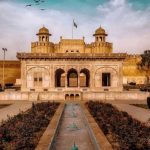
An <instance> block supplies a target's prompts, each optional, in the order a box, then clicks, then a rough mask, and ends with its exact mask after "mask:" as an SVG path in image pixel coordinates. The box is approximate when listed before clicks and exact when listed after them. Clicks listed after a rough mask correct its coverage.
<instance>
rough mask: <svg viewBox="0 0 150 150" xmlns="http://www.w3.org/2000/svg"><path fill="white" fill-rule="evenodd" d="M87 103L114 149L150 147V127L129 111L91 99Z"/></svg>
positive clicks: (136, 149) (142, 148) (124, 149)
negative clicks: (133, 116) (132, 115)
mask: <svg viewBox="0 0 150 150" xmlns="http://www.w3.org/2000/svg"><path fill="white" fill-rule="evenodd" d="M86 105H87V106H88V109H89V111H90V113H91V115H92V116H93V117H94V119H95V120H96V122H97V124H98V125H99V127H100V128H101V129H102V131H103V132H104V134H105V136H106V137H107V139H108V140H109V142H110V143H111V144H112V147H113V149H117V150H148V149H150V128H149V127H147V126H145V125H144V124H142V123H141V122H139V121H137V120H135V119H133V118H132V117H131V116H129V115H128V113H126V112H121V111H119V110H118V109H117V108H115V107H113V106H112V105H111V104H107V103H101V102H93V101H90V102H88V103H86ZM135 113H136V112H135Z"/></svg>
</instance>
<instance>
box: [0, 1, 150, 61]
mask: <svg viewBox="0 0 150 150" xmlns="http://www.w3.org/2000/svg"><path fill="white" fill-rule="evenodd" d="M93 12H95V15H93V16H92V17H91V15H90V14H81V13H80V11H77V12H68V11H62V10H61V11H60V10H56V9H55V10H54V9H47V10H46V11H40V10H39V9H36V8H34V7H31V8H26V7H25V6H24V4H18V3H12V2H10V1H0V49H1V48H2V47H7V48H8V52H7V54H6V58H7V59H15V56H16V52H21V51H24V52H30V49H31V48H30V46H31V42H33V41H36V40H37V37H36V36H35V34H36V33H37V32H38V30H39V28H40V27H42V26H43V25H45V26H46V27H47V28H49V30H50V32H51V33H52V37H51V40H52V41H53V42H55V43H58V42H59V38H60V36H63V37H64V38H71V30H72V19H73V18H74V19H75V21H76V22H77V24H78V28H77V29H74V36H75V38H82V36H85V40H86V42H87V43H90V42H93V41H94V38H93V37H92V34H93V33H94V31H95V29H96V28H97V27H99V26H100V24H101V25H102V26H103V27H104V28H106V31H107V33H108V34H109V36H108V41H111V42H113V44H114V52H129V53H142V52H143V50H145V49H148V48H150V42H149V39H150V28H149V25H150V20H149V18H150V8H146V9H145V10H135V9H134V8H133V5H132V4H131V3H128V2H127V0H109V1H107V2H105V3H103V4H100V5H99V6H97V7H96V8H95V9H94V10H93ZM0 53H1V55H0V56H1V57H0V58H1V59H2V56H3V55H2V51H0Z"/></svg>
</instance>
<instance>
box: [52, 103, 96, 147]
mask: <svg viewBox="0 0 150 150" xmlns="http://www.w3.org/2000/svg"><path fill="white" fill-rule="evenodd" d="M74 142H75V143H76V145H77V146H78V149H81V150H94V146H93V145H92V142H91V138H90V135H89V132H88V128H87V126H86V124H85V122H84V119H83V114H82V111H81V108H80V105H76V104H67V106H66V107H65V111H64V114H63V118H62V122H61V124H60V128H59V133H58V136H57V137H56V140H55V144H54V147H55V149H56V150H70V149H71V148H72V147H73V144H74Z"/></svg>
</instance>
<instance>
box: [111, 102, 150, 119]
mask: <svg viewBox="0 0 150 150" xmlns="http://www.w3.org/2000/svg"><path fill="white" fill-rule="evenodd" d="M113 105H114V106H116V107H117V108H118V109H119V110H122V111H126V112H127V113H128V114H129V115H131V116H132V117H133V118H135V119H137V120H139V121H141V122H147V121H148V120H149V119H150V110H148V109H144V108H140V107H136V106H133V105H128V104H113Z"/></svg>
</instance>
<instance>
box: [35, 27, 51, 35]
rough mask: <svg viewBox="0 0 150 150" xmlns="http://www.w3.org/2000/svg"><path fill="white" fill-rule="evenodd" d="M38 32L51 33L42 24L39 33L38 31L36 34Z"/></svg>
mask: <svg viewBox="0 0 150 150" xmlns="http://www.w3.org/2000/svg"><path fill="white" fill-rule="evenodd" d="M40 34H48V35H51V34H50V33H49V30H48V29H47V28H45V27H44V26H43V27H42V28H41V29H39V33H38V34H37V35H40Z"/></svg>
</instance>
